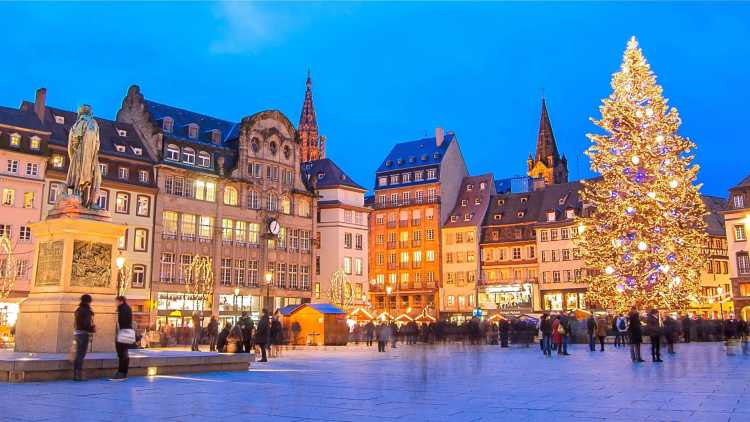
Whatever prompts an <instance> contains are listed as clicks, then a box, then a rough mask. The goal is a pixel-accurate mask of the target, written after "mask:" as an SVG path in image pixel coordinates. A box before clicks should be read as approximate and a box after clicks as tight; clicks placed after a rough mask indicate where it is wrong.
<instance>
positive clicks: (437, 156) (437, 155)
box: [432, 152, 440, 160]
mask: <svg viewBox="0 0 750 422" xmlns="http://www.w3.org/2000/svg"><path fill="white" fill-rule="evenodd" d="M432 158H434V159H436V160H439V159H440V153H439V152H436V153H434V154H432Z"/></svg>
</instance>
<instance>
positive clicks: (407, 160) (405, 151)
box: [376, 132, 456, 173]
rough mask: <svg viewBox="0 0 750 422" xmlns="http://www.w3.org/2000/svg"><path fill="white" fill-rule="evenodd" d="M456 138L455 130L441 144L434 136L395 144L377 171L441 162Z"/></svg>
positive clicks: (445, 136)
mask: <svg viewBox="0 0 750 422" xmlns="http://www.w3.org/2000/svg"><path fill="white" fill-rule="evenodd" d="M455 139H456V135H455V134H454V133H453V132H448V133H446V134H445V135H444V138H443V143H442V144H440V146H438V145H437V143H436V138H435V137H434V136H433V137H431V138H423V139H418V140H416V141H408V142H400V143H398V144H396V145H394V146H393V149H391V152H389V153H388V155H387V156H386V157H385V160H383V162H382V163H381V164H380V166H379V167H378V169H377V171H376V172H377V173H385V172H390V171H397V170H405V169H412V168H418V167H424V166H429V165H435V164H440V163H441V162H442V160H443V157H444V156H445V151H446V150H447V149H448V147H449V146H450V144H451V142H453V141H455Z"/></svg>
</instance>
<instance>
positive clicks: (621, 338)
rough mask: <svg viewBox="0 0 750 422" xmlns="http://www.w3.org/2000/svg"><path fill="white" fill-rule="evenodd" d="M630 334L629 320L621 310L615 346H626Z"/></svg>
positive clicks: (616, 324)
mask: <svg viewBox="0 0 750 422" xmlns="http://www.w3.org/2000/svg"><path fill="white" fill-rule="evenodd" d="M627 335H628V320H627V319H626V318H625V316H624V315H623V314H622V312H620V315H618V316H617V320H616V322H615V347H618V345H619V347H625V343H626V342H627Z"/></svg>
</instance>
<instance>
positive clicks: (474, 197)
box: [443, 173, 495, 228]
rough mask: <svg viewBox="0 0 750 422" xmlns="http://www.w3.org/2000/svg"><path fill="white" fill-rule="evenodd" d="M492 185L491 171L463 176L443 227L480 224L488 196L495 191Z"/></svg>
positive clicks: (488, 199)
mask: <svg viewBox="0 0 750 422" xmlns="http://www.w3.org/2000/svg"><path fill="white" fill-rule="evenodd" d="M482 186H484V188H482ZM494 187H495V185H494V184H493V183H492V173H487V174H483V175H481V176H467V177H464V179H463V180H462V181H461V188H460V191H459V193H458V198H457V199H456V203H455V205H454V207H453V209H452V210H451V212H450V214H449V215H448V219H447V220H446V221H445V224H444V226H443V227H445V228H451V227H466V226H477V225H479V224H481V223H482V219H483V218H484V213H485V211H486V210H487V206H488V203H489V201H490V196H491V195H492V194H494V193H495V192H494ZM464 204H465V205H464Z"/></svg>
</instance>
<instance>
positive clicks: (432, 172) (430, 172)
mask: <svg viewBox="0 0 750 422" xmlns="http://www.w3.org/2000/svg"><path fill="white" fill-rule="evenodd" d="M427 179H428V180H429V179H437V170H436V169H428V170H427Z"/></svg>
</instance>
